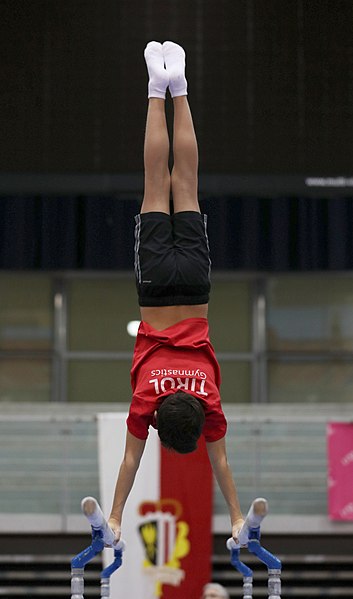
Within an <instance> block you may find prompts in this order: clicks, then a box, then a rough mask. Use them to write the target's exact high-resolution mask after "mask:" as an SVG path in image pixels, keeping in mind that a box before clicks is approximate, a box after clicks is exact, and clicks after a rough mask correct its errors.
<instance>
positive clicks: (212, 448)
mask: <svg viewBox="0 0 353 599" xmlns="http://www.w3.org/2000/svg"><path fill="white" fill-rule="evenodd" d="M206 445H207V452H208V457H209V459H210V462H211V465H212V469H213V472H214V475H215V477H216V479H217V482H218V484H219V487H220V489H221V491H222V494H223V496H224V499H225V500H226V503H227V505H228V509H229V514H230V520H231V524H232V536H233V538H234V540H235V541H236V542H237V541H238V533H239V531H240V529H241V527H242V526H243V524H244V519H243V516H242V513H241V509H240V503H239V499H238V493H237V488H236V485H235V482H234V479H233V474H232V471H231V469H230V466H229V463H228V459H227V452H226V444H225V437H223V438H222V439H219V441H213V442H212V443H207V444H206Z"/></svg>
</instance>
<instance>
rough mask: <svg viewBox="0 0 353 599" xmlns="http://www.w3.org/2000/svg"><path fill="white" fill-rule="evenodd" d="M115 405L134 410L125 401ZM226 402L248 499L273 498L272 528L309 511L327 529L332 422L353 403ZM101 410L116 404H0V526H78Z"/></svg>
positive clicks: (95, 476) (91, 482) (221, 507)
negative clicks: (329, 427)
mask: <svg viewBox="0 0 353 599" xmlns="http://www.w3.org/2000/svg"><path fill="white" fill-rule="evenodd" d="M115 408H116V411H122V412H126V411H127V406H126V404H124V405H122V406H115ZM120 408H121V409H120ZM225 410H226V414H227V417H228V434H227V447H228V456H229V460H230V464H231V467H232V470H233V472H234V475H235V478H236V482H237V486H238V490H239V495H240V500H241V504H242V505H247V504H249V502H251V499H252V498H253V497H254V496H258V495H263V496H265V497H267V498H268V500H269V503H270V505H271V514H270V516H269V518H268V522H269V524H268V526H269V527H270V529H275V528H276V521H275V520H274V519H273V517H272V516H273V515H276V518H281V517H283V520H284V519H285V518H284V517H285V516H288V515H291V517H292V518H291V519H292V520H293V518H294V519H295V518H296V519H297V520H296V527H297V526H298V523H299V529H298V528H296V532H300V522H304V520H305V518H310V519H311V522H312V523H313V522H314V519H315V518H316V520H317V519H318V518H319V519H320V522H319V521H318V520H317V526H319V525H320V526H322V523H323V522H326V523H327V527H328V530H329V529H330V523H328V520H327V516H326V514H327V508H326V494H327V482H326V477H327V476H326V470H327V467H326V424H327V422H328V421H330V420H343V421H344V420H346V421H347V420H350V419H351V414H352V408H351V406H348V405H347V404H344V405H342V406H334V405H327V404H326V405H325V406H320V409H319V407H318V406H305V405H297V406H294V405H291V406H287V405H251V406H246V405H238V406H232V407H229V408H227V406H226V408H225ZM104 411H109V412H111V411H112V406H111V404H104V405H97V404H96V405H89V406H88V405H86V406H81V405H78V404H65V405H60V404H59V405H57V406H53V404H51V405H49V404H48V405H43V404H30V405H24V404H22V405H21V407H20V406H16V405H14V404H12V405H11V406H7V407H5V408H3V409H2V410H1V411H0V532H1V531H2V532H4V531H7V532H11V531H13V532H16V529H15V528H13V526H15V525H14V524H13V523H12V522H13V521H18V518H17V519H16V518H15V519H11V518H9V515H10V514H11V515H15V514H21V527H22V528H21V530H22V531H26V530H28V531H29V530H30V528H31V526H32V527H33V528H36V530H38V523H40V524H39V527H40V528H41V529H42V530H43V531H44V530H48V531H51V530H55V531H57V532H60V531H61V532H66V531H75V530H81V527H80V526H81V525H80V524H77V522H78V521H81V519H80V518H79V514H80V501H81V498H82V497H83V496H84V495H94V496H97V497H99V472H98V458H97V422H96V414H97V413H98V412H104ZM214 514H215V521H216V522H217V518H218V522H221V520H222V517H223V516H224V517H226V514H227V510H226V506H225V503H224V499H223V497H222V496H221V494H220V491H219V490H218V487H217V485H215V501H214ZM27 516H28V525H27V524H26V517H27ZM76 517H77V518H76ZM271 517H272V520H271ZM286 520H288V518H286ZM320 523H321V524H320ZM77 526H78V529H77ZM216 526H217V525H216ZM220 526H221V525H218V528H219V527H220ZM225 526H226V527H228V524H227V525H225ZM349 526H351V525H349ZM11 527H12V528H11ZM302 527H303V529H304V527H305V528H306V525H305V526H304V524H303V526H302ZM287 532H288V531H287Z"/></svg>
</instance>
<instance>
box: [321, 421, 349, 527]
mask: <svg viewBox="0 0 353 599" xmlns="http://www.w3.org/2000/svg"><path fill="white" fill-rule="evenodd" d="M327 449H328V511H329V516H330V518H331V520H346V521H350V520H353V424H351V423H347V422H330V423H329V424H328V425H327Z"/></svg>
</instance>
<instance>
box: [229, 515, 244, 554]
mask: <svg viewBox="0 0 353 599" xmlns="http://www.w3.org/2000/svg"><path fill="white" fill-rule="evenodd" d="M243 524H244V520H243V518H239V519H238V520H236V521H235V522H234V524H233V526H232V537H233V539H234V541H235V542H236V543H237V544H239V538H238V536H239V533H240V531H241V529H242V527H243ZM242 547H246V545H242Z"/></svg>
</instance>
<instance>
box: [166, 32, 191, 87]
mask: <svg viewBox="0 0 353 599" xmlns="http://www.w3.org/2000/svg"><path fill="white" fill-rule="evenodd" d="M163 56H164V62H165V66H166V69H167V73H168V77H169V91H170V94H171V96H172V98H175V97H176V96H186V95H187V86H188V84H187V81H186V78H185V52H184V50H183V48H182V47H181V46H179V45H178V44H175V43H174V42H164V44H163Z"/></svg>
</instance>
